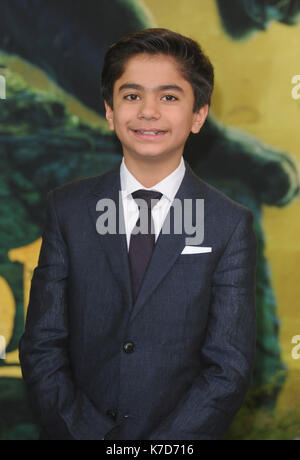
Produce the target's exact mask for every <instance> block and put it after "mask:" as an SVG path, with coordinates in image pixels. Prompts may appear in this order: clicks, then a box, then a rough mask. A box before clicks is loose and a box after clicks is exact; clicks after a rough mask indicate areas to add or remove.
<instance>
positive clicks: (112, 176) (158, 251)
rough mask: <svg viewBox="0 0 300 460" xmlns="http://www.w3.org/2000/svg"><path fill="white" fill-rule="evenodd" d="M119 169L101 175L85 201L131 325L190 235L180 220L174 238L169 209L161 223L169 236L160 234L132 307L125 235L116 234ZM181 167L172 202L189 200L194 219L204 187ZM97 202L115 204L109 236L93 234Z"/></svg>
mask: <svg viewBox="0 0 300 460" xmlns="http://www.w3.org/2000/svg"><path fill="white" fill-rule="evenodd" d="M120 165H121V162H119V163H118V165H117V167H116V168H114V169H113V170H112V171H110V172H108V173H106V174H104V175H102V176H101V177H100V178H99V182H97V184H96V186H95V187H94V189H93V190H92V192H91V193H90V194H89V196H88V198H87V203H88V207H89V211H90V215H91V218H92V223H93V226H94V229H95V232H96V234H97V238H98V242H99V244H100V245H101V247H102V249H103V251H104V252H105V253H106V255H107V259H108V261H109V264H110V267H111V270H112V273H113V274H114V276H115V278H116V280H117V281H118V284H119V286H120V289H121V290H122V292H123V293H124V295H125V297H126V301H127V304H128V305H129V306H130V308H131V314H130V319H129V321H132V320H133V319H134V318H135V317H136V315H137V314H138V313H139V312H140V311H141V309H142V308H143V307H144V305H145V304H146V303H147V301H148V299H149V298H150V296H151V294H152V293H153V292H154V290H155V289H156V288H157V286H158V285H159V283H160V282H161V281H162V280H163V278H164V277H165V276H166V275H167V273H168V271H169V270H170V269H171V268H172V266H173V264H174V263H175V261H176V259H177V257H178V256H179V255H180V253H181V251H182V250H183V248H184V246H185V244H186V243H185V238H186V237H189V236H191V235H188V234H187V233H186V232H185V229H184V224H183V220H182V229H183V231H182V233H180V234H176V233H175V232H174V219H173V208H172V207H171V208H170V211H169V214H168V216H167V218H166V220H165V222H168V220H169V222H170V232H169V234H164V233H163V231H161V232H160V234H159V237H158V239H157V242H156V245H155V248H154V251H153V254H152V258H151V260H150V263H149V266H148V268H147V271H146V274H145V277H144V279H143V282H142V285H141V288H140V291H139V294H138V296H137V298H136V301H135V303H134V304H133V303H132V302H133V300H132V292H131V280H130V271H129V260H128V250H127V242H126V234H125V232H124V233H121V234H120V233H118V229H119V228H122V229H124V228H125V226H124V215H123V206H122V202H120V208H119V191H120V190H121V183H120ZM185 166H186V171H185V175H184V177H183V180H182V182H181V185H180V187H179V189H178V191H177V194H176V196H175V198H177V199H179V200H184V199H188V198H189V199H192V200H193V216H195V208H194V205H195V202H194V200H195V199H196V198H198V199H199V198H204V188H205V186H204V183H203V182H202V181H201V180H200V179H199V178H198V177H197V176H196V175H195V174H194V172H193V171H192V169H191V168H190V166H189V165H188V163H187V162H186V161H185ZM101 199H111V200H112V201H113V202H114V203H115V204H116V211H117V233H116V234H111V233H110V234H106V235H100V234H99V233H97V230H96V221H97V219H98V217H99V216H100V215H101V212H99V211H97V210H96V205H97V202H98V201H99V200H101ZM182 206H183V201H182ZM182 219H183V216H182ZM193 225H195V222H193Z"/></svg>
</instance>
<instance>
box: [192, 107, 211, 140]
mask: <svg viewBox="0 0 300 460" xmlns="http://www.w3.org/2000/svg"><path fill="white" fill-rule="evenodd" d="M208 110H209V106H208V104H206V105H204V106H203V107H201V109H199V110H198V111H197V112H195V113H194V114H193V123H192V128H191V132H192V133H194V134H197V133H199V131H200V129H201V128H202V126H203V125H204V123H205V121H206V118H207V116H208Z"/></svg>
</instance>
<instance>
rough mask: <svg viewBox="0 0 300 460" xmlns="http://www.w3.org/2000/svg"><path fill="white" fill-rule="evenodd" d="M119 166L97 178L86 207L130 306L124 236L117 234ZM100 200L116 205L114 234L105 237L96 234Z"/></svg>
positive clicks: (121, 211)
mask: <svg viewBox="0 0 300 460" xmlns="http://www.w3.org/2000/svg"><path fill="white" fill-rule="evenodd" d="M120 165H121V161H120V162H119V163H118V165H117V166H116V167H115V168H114V169H113V170H111V171H109V172H108V173H106V174H104V175H102V176H100V177H99V181H98V182H97V184H96V186H95V187H94V189H93V190H92V192H91V193H90V194H89V196H88V198H87V205H88V208H89V212H90V216H91V218H92V225H93V228H94V230H95V233H96V235H97V240H98V243H99V244H100V246H101V248H102V250H103V251H104V253H105V254H106V256H107V260H108V262H109V264H110V267H111V270H112V273H113V275H114V277H115V278H116V280H117V282H118V285H119V286H120V289H121V291H122V292H123V293H124V297H125V299H126V301H127V303H128V305H131V304H132V293H131V281H130V272H129V265H128V252H127V241H126V234H125V233H123V234H122V233H121V234H119V233H118V229H119V224H120V221H121V226H123V228H124V216H123V206H122V203H121V207H120V208H119V191H120V189H121V181H120ZM102 199H110V200H112V202H113V203H115V204H116V229H117V233H116V234H112V233H108V234H106V235H100V234H99V233H98V232H97V229H96V222H97V219H98V218H99V216H100V215H101V212H100V211H97V210H96V206H97V203H98V201H99V200H102ZM119 211H120V216H119Z"/></svg>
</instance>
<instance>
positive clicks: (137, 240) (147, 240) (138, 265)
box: [129, 189, 162, 301]
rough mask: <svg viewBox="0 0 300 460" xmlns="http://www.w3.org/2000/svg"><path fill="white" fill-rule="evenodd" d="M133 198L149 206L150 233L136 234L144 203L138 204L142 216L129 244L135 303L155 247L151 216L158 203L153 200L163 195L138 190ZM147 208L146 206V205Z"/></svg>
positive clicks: (137, 224)
mask: <svg viewBox="0 0 300 460" xmlns="http://www.w3.org/2000/svg"><path fill="white" fill-rule="evenodd" d="M132 196H133V198H134V199H135V200H136V199H142V200H144V201H145V202H146V204H147V212H148V221H147V222H148V231H147V233H144V234H143V233H136V234H135V233H134V232H135V231H136V229H137V227H140V217H141V215H143V214H141V210H142V208H143V203H142V202H137V204H138V205H139V210H140V215H139V218H138V220H137V222H136V225H135V227H134V229H133V232H132V234H131V237H130V243H129V266H130V273H131V285H132V295H133V301H135V299H136V297H137V294H138V291H139V288H140V286H141V283H142V281H143V278H144V275H145V272H146V269H147V266H148V264H149V262H150V259H151V256H152V252H153V249H154V246H155V234H154V233H151V226H152V228H153V230H154V222H153V218H152V214H151V210H152V209H153V208H154V206H155V205H156V204H157V201H151V200H160V199H161V197H162V193H160V192H155V191H154V190H143V189H141V190H137V191H136V192H133V193H132ZM144 207H145V205H144Z"/></svg>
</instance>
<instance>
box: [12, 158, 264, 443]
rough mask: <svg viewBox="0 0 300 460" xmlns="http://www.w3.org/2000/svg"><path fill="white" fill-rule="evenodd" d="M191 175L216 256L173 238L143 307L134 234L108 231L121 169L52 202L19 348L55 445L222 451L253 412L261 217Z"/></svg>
mask: <svg viewBox="0 0 300 460" xmlns="http://www.w3.org/2000/svg"><path fill="white" fill-rule="evenodd" d="M185 165H186V172H185V176H184V178H183V181H182V183H181V185H180V188H179V190H178V192H177V195H176V198H178V199H181V200H183V199H185V198H190V199H199V198H200V199H204V200H205V201H204V209H205V236H204V241H203V244H202V245H203V246H209V247H212V252H211V253H200V254H181V252H182V250H183V248H184V246H185V238H186V237H187V236H190V235H187V234H185V232H183V233H182V234H176V233H174V232H173V233H172V228H171V234H169V235H168V234H163V233H161V234H160V235H159V238H158V240H157V242H156V246H155V249H154V252H153V256H152V259H151V261H150V265H149V267H148V269H147V272H146V275H145V278H144V280H143V283H142V287H141V290H140V292H139V295H138V297H137V299H136V301H135V302H134V303H133V302H132V293H131V283H130V272H129V266H128V251H127V244H126V235H125V234H107V235H100V234H99V233H98V232H97V231H96V221H97V218H98V217H99V215H100V213H99V212H98V211H96V204H97V202H98V200H100V199H101V198H110V199H112V200H114V202H115V203H116V204H118V200H119V196H118V194H119V190H120V163H119V164H118V165H117V167H116V168H114V169H113V170H111V171H109V172H108V173H105V174H102V175H100V176H96V177H90V178H86V179H82V180H77V181H74V182H71V183H68V184H66V185H64V186H61V187H58V188H56V189H54V190H52V191H51V192H49V194H48V207H47V218H46V222H45V225H44V229H43V240H42V247H41V252H40V257H39V262H38V266H37V268H36V269H35V270H34V274H33V278H32V285H31V291H30V301H29V309H28V315H27V321H26V327H25V333H24V335H23V336H22V338H21V341H20V347H19V349H20V361H21V366H22V372H23V377H24V379H25V382H26V384H27V385H28V389H29V391H30V394H31V395H32V400H33V402H34V405H35V407H36V409H37V412H38V415H39V418H40V423H41V426H42V428H43V432H44V435H43V436H45V438H46V439H79V440H86V439H92V440H97V439H100V440H101V439H104V438H105V439H115V440H123V439H131V440H140V439H148V440H149V439H158V440H169V439H171V440H177V439H179V440H185V439H186V440H188V439H190V440H194V439H221V438H222V437H223V436H224V434H225V433H226V431H227V429H228V427H229V426H230V424H231V422H232V420H233V418H234V416H235V414H236V413H237V411H238V410H239V408H240V407H241V405H242V403H243V400H244V398H245V395H246V393H247V390H248V388H249V384H250V381H251V374H252V370H253V364H254V355H255V266H256V237H255V234H254V230H253V214H252V212H251V211H249V210H248V209H247V208H245V207H244V206H242V205H240V204H238V203H235V202H234V201H232V200H231V199H229V198H228V197H226V196H225V195H224V194H222V193H221V192H219V191H218V190H216V189H215V188H214V187H212V186H210V185H208V184H206V183H205V182H203V181H202V180H201V179H199V178H198V177H197V176H196V175H195V174H194V173H193V171H192V169H191V168H190V166H189V165H188V164H187V162H185ZM117 208H118V206H117ZM121 208H122V207H121ZM120 216H121V219H122V218H123V215H122V214H120ZM128 343H130V346H128ZM126 344H127V345H126ZM129 351H130V352H129Z"/></svg>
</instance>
